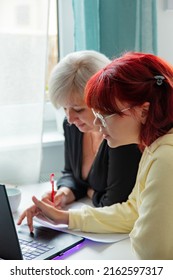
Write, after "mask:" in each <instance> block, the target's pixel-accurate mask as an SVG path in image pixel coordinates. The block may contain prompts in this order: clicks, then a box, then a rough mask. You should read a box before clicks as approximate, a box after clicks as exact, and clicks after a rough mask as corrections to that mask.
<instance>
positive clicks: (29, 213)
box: [17, 205, 40, 232]
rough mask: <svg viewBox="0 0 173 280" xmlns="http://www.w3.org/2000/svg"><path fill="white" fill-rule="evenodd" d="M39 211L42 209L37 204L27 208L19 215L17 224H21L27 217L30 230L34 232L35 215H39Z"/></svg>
mask: <svg viewBox="0 0 173 280" xmlns="http://www.w3.org/2000/svg"><path fill="white" fill-rule="evenodd" d="M39 213H40V210H39V209H38V208H37V207H36V206H35V205H33V206H31V207H30V208H28V209H26V210H25V211H24V212H23V213H22V215H21V216H20V217H19V220H18V222H17V225H21V223H22V221H23V220H24V219H25V218H26V219H27V224H28V227H29V230H30V232H33V230H34V228H33V217H34V216H37V215H38V214H39Z"/></svg>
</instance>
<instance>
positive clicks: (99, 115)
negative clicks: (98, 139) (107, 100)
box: [92, 107, 131, 127]
mask: <svg viewBox="0 0 173 280" xmlns="http://www.w3.org/2000/svg"><path fill="white" fill-rule="evenodd" d="M130 109H131V107H128V108H124V109H122V110H121V111H120V113H123V112H125V111H128V110H130ZM92 111H93V114H94V116H95V118H96V119H99V121H100V122H101V124H102V126H103V127H106V126H107V123H106V120H107V119H109V118H111V117H113V116H116V115H118V114H117V113H115V114H111V115H108V116H103V115H102V114H100V113H97V112H95V111H94V109H92Z"/></svg>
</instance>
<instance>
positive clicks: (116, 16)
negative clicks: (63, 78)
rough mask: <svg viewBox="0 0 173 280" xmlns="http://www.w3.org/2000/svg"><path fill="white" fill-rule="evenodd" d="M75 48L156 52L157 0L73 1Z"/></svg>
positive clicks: (112, 53) (116, 52)
mask: <svg viewBox="0 0 173 280" xmlns="http://www.w3.org/2000/svg"><path fill="white" fill-rule="evenodd" d="M72 1H73V13H74V26H75V27H74V41H75V50H82V49H94V50H97V51H100V52H102V53H104V54H106V55H107V56H108V57H110V58H112V57H114V56H118V55H120V54H121V53H123V52H124V51H129V50H131V51H143V52H151V53H155V54H156V53H157V21H156V0H72Z"/></svg>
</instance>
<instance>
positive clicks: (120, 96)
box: [85, 52, 173, 147]
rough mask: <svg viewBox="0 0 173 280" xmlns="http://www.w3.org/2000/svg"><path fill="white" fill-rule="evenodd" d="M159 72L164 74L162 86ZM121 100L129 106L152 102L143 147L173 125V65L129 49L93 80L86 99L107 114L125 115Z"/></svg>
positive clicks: (145, 127)
mask: <svg viewBox="0 0 173 280" xmlns="http://www.w3.org/2000/svg"><path fill="white" fill-rule="evenodd" d="M157 75H159V76H163V77H164V79H163V81H162V84H161V85H158V84H157V79H156V77H155V76H157ZM117 100H119V101H120V102H122V103H123V102H124V103H128V104H129V107H134V106H140V105H142V104H143V103H144V102H149V103H150V107H149V111H148V115H147V119H146V123H145V124H144V125H142V128H141V132H140V146H141V147H142V146H143V147H144V146H149V145H150V144H151V143H152V142H153V141H155V140H156V139H157V138H158V137H160V136H162V135H164V134H166V133H167V131H168V130H169V129H170V128H171V127H172V126H173V67H172V66H171V65H169V64H168V63H167V62H166V61H164V60H163V59H161V58H159V57H157V56H155V55H152V54H145V53H135V52H128V53H126V54H124V55H123V56H121V57H120V58H117V59H115V60H113V61H112V62H111V63H110V64H109V65H108V66H106V67H105V68H104V69H102V70H100V71H99V72H97V73H96V74H95V75H94V76H92V77H91V78H90V79H89V81H88V82H87V85H86V88H85V101H86V104H87V105H88V107H90V108H93V109H95V110H98V111H100V112H101V113H103V114H113V113H118V114H123V113H120V108H118V105H117V103H116V101H117Z"/></svg>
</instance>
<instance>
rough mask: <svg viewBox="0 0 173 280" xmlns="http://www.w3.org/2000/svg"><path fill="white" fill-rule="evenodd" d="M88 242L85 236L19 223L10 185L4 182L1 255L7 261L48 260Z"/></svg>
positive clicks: (0, 209)
mask: <svg viewBox="0 0 173 280" xmlns="http://www.w3.org/2000/svg"><path fill="white" fill-rule="evenodd" d="M83 241H84V238H83V237H80V236H76V235H73V234H69V233H65V232H60V231H55V230H53V229H49V228H46V227H44V226H35V227H34V234H30V232H29V229H28V226H27V225H22V226H20V227H19V228H18V227H16V226H15V223H14V220H13V215H12V212H11V208H10V204H9V201H8V196H7V193H6V188H5V186H4V185H0V258H1V259H5V260H23V259H25V260H33V259H34V260H35V259H36V260H46V259H52V258H54V257H55V256H60V255H62V254H63V253H64V252H66V251H68V250H69V249H71V248H73V247H75V246H77V245H78V244H80V243H81V242H83Z"/></svg>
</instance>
